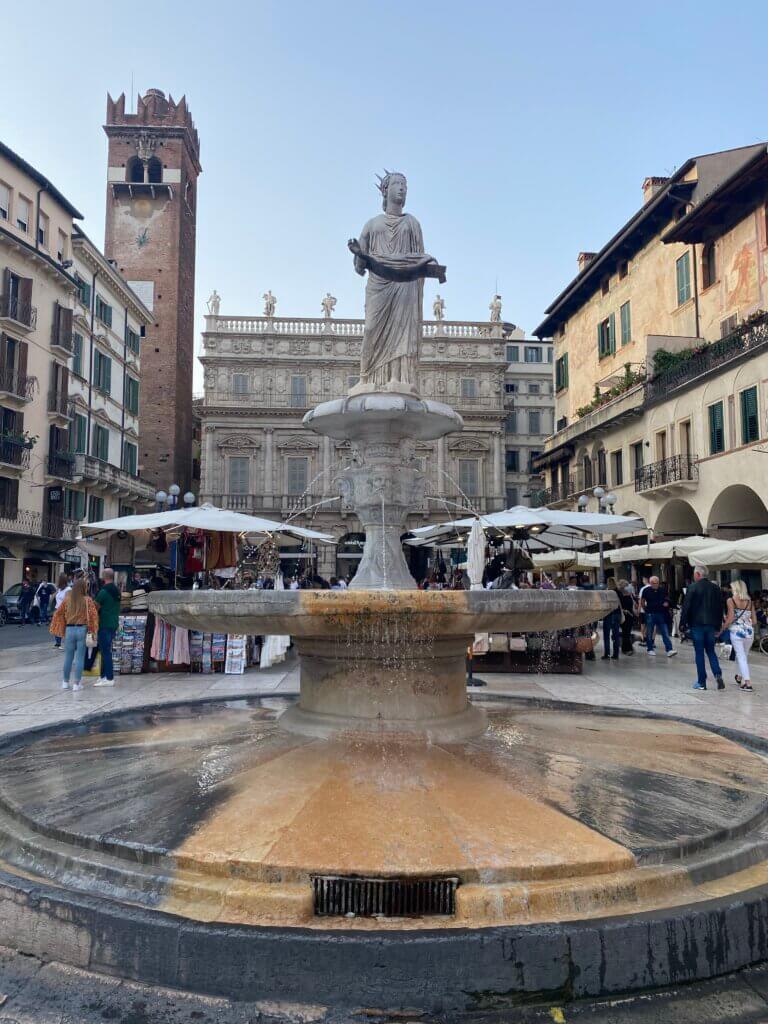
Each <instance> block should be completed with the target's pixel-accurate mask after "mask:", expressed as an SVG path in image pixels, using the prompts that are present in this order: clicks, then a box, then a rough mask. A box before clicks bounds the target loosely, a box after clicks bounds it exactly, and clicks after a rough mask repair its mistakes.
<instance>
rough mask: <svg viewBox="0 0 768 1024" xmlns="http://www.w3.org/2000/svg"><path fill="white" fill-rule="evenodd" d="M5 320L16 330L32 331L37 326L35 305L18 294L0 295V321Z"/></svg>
mask: <svg viewBox="0 0 768 1024" xmlns="http://www.w3.org/2000/svg"><path fill="white" fill-rule="evenodd" d="M3 320H7V321H8V322H9V325H10V326H12V327H15V328H16V330H22V331H34V329H35V328H36V327H37V307H36V306H33V305H32V303H31V302H25V301H24V300H23V299H20V298H19V297H18V295H0V321H3Z"/></svg>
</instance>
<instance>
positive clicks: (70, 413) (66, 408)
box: [48, 391, 75, 423]
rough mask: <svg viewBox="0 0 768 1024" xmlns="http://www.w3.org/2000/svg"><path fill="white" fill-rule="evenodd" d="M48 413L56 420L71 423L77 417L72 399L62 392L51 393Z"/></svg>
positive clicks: (49, 394)
mask: <svg viewBox="0 0 768 1024" xmlns="http://www.w3.org/2000/svg"><path fill="white" fill-rule="evenodd" d="M48 412H49V413H50V415H51V416H52V417H53V418H54V419H56V420H64V421H65V422H66V423H69V421H70V420H72V419H73V418H74V415H75V412H74V407H73V405H72V399H71V398H70V397H69V395H67V394H63V393H62V392H61V391H49V392H48Z"/></svg>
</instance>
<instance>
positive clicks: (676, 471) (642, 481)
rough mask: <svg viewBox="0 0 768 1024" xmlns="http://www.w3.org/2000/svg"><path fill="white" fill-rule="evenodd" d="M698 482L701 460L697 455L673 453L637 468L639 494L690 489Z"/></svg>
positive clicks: (636, 483)
mask: <svg viewBox="0 0 768 1024" xmlns="http://www.w3.org/2000/svg"><path fill="white" fill-rule="evenodd" d="M698 483H699V460H698V456H696V455H672V456H670V458H668V459H660V460H659V461H658V462H649V463H648V465H647V466H640V467H638V468H637V469H636V470H635V491H636V492H637V493H638V494H648V493H651V492H653V491H656V492H660V493H671V492H673V491H676V490H683V491H690V490H694V489H695V488H696V487H697V486H698Z"/></svg>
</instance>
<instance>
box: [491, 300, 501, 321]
mask: <svg viewBox="0 0 768 1024" xmlns="http://www.w3.org/2000/svg"><path fill="white" fill-rule="evenodd" d="M488 309H490V311H491V323H492V324H500V323H501V296H500V295H494V296H493V298H492V299H491V302H490V305H489V306H488Z"/></svg>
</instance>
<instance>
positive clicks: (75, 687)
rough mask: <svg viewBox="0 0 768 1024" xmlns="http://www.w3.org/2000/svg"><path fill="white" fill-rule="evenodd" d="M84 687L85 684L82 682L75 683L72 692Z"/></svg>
mask: <svg viewBox="0 0 768 1024" xmlns="http://www.w3.org/2000/svg"><path fill="white" fill-rule="evenodd" d="M82 688H83V684H82V683H75V685H74V686H73V687H72V692H73V693H77V692H78V690H82Z"/></svg>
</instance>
